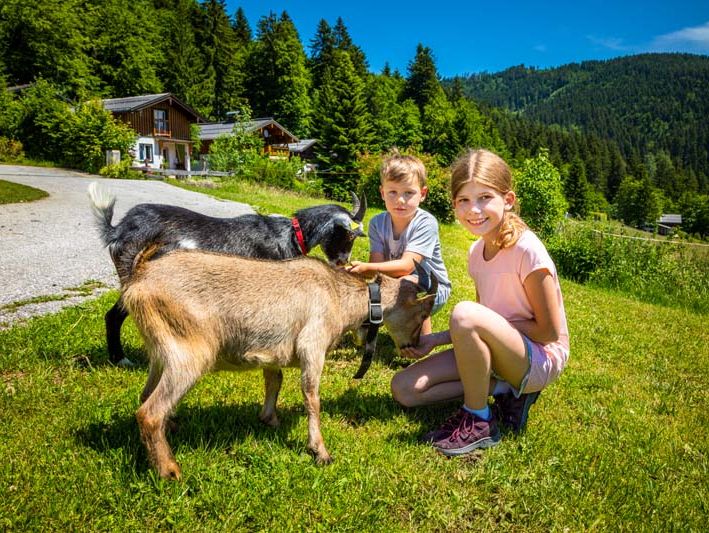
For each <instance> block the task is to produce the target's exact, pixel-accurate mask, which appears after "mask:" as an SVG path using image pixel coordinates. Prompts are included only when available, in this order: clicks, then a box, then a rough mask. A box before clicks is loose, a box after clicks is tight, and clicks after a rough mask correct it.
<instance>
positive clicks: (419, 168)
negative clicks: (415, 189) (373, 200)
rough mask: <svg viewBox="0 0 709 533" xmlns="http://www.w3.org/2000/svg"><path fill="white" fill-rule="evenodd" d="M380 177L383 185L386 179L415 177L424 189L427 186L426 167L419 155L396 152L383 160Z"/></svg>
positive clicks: (399, 179) (402, 179)
mask: <svg viewBox="0 0 709 533" xmlns="http://www.w3.org/2000/svg"><path fill="white" fill-rule="evenodd" d="M379 177H380V180H381V184H382V185H384V182H385V181H395V182H399V181H404V180H408V179H414V180H416V181H417V182H418V184H419V187H421V188H422V189H423V188H424V187H425V186H426V167H425V166H424V164H423V162H422V161H421V160H420V159H419V158H418V157H415V156H413V155H401V154H399V153H398V152H394V153H393V154H392V155H390V156H389V157H386V158H385V159H384V160H383V161H382V167H381V169H380V170H379Z"/></svg>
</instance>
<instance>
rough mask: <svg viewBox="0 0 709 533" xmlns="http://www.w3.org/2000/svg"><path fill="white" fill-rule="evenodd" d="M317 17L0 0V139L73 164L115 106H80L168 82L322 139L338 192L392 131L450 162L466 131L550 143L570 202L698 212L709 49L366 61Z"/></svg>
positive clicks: (708, 133)
mask: <svg viewBox="0 0 709 533" xmlns="http://www.w3.org/2000/svg"><path fill="white" fill-rule="evenodd" d="M315 31H316V32H315V36H314V37H313V39H312V40H311V41H310V42H309V43H304V42H303V41H302V40H301V38H300V34H299V32H298V29H297V28H296V27H295V24H294V23H293V20H292V19H291V18H290V16H289V15H288V13H286V12H285V11H284V12H282V13H280V14H276V13H270V14H269V15H267V16H263V17H261V18H260V19H259V20H258V21H252V22H250V21H248V20H247V18H246V16H245V14H244V12H243V10H242V9H241V8H237V9H236V10H235V11H234V12H233V13H229V12H227V6H226V2H225V0H202V1H198V0H64V1H62V2H54V1H51V2H50V1H39V2H27V1H26V0H3V1H2V2H1V3H0V148H1V147H2V146H3V143H4V145H8V146H9V145H10V144H9V143H15V144H13V145H12V146H15V147H20V146H21V147H22V148H23V149H24V151H25V153H26V154H27V155H28V156H30V157H33V158H37V159H47V160H51V161H54V162H64V163H65V164H67V165H76V164H81V161H82V160H83V159H85V158H82V152H81V150H74V151H75V152H77V153H76V154H74V155H75V157H73V158H71V159H68V158H67V157H66V154H67V153H68V152H67V146H66V145H67V143H68V142H69V141H68V140H67V138H68V137H67V135H66V134H65V133H63V132H67V131H68V132H78V133H77V135H78V134H82V135H83V134H84V130H86V129H87V128H88V129H90V128H94V130H95V131H96V135H97V136H104V137H105V136H106V134H105V131H107V130H102V129H101V128H99V127H97V126H96V125H97V124H102V121H103V120H110V117H108V118H106V117H96V116H95V115H96V113H98V111H95V110H92V109H91V108H90V107H84V108H82V112H81V113H74V110H75V109H78V106H80V105H83V103H87V102H89V101H91V100H92V99H97V98H108V97H123V96H136V95H140V94H147V93H159V92H168V91H169V92H172V93H174V94H175V95H177V96H178V97H179V98H180V99H181V100H183V101H184V102H185V103H187V104H189V105H190V106H191V107H193V108H194V109H195V110H196V111H198V112H199V113H201V114H202V115H203V116H204V117H205V118H207V119H209V120H223V119H225V118H226V117H227V116H229V115H231V114H232V112H237V113H243V114H242V115H241V116H246V115H249V116H254V117H259V116H272V117H274V118H276V120H278V121H279V122H280V123H281V124H283V125H284V126H285V127H286V128H288V129H289V130H290V131H292V132H293V133H294V134H295V135H297V136H299V137H301V138H303V137H308V138H315V139H317V140H318V142H317V144H316V157H317V162H318V163H319V165H320V169H321V170H322V171H323V172H324V173H326V174H327V179H326V180H324V182H323V188H324V190H325V192H326V193H327V194H328V195H331V196H333V197H342V198H346V197H348V194H347V191H348V190H351V189H352V187H353V186H354V182H355V181H356V180H357V179H359V166H360V158H361V157H362V155H363V154H381V153H383V152H386V151H387V150H389V149H391V148H394V147H396V148H398V149H403V150H409V151H412V152H416V153H425V154H430V155H431V156H432V158H433V159H432V160H434V161H435V162H436V164H438V165H441V166H444V167H445V166H447V165H449V164H450V163H451V161H452V160H453V159H454V158H455V157H456V156H457V155H458V154H460V153H461V152H462V151H463V150H465V149H466V148H469V147H484V148H488V149H490V150H493V151H495V152H497V153H499V154H501V155H502V156H503V157H505V158H506V159H507V160H509V161H510V162H511V163H512V166H513V167H515V168H520V167H521V166H522V165H523V163H524V161H525V160H526V159H527V158H531V157H536V156H537V155H538V154H539V153H540V151H542V150H546V152H547V153H548V159H549V161H551V162H552V163H553V165H554V166H555V167H556V168H557V169H558V170H559V171H560V175H561V177H562V179H563V182H564V192H565V194H566V199H567V201H568V205H569V212H570V213H571V214H573V215H575V216H579V217H585V216H588V215H589V213H592V212H605V213H608V214H610V215H612V216H619V214H620V213H621V210H622V209H621V208H622V207H623V206H624V205H626V204H629V203H630V200H628V198H627V197H628V195H630V194H631V193H632V195H634V196H633V197H634V198H635V197H637V199H639V200H638V201H639V202H640V203H642V204H644V207H643V210H642V211H641V212H639V214H637V216H635V215H634V216H635V219H637V223H642V222H643V221H644V220H649V221H654V220H656V219H657V216H656V213H657V212H663V211H664V212H680V213H683V214H687V213H690V212H692V213H695V212H699V211H701V212H702V213H704V214H703V215H702V217H704V219H707V220H709V196H707V192H709V154H708V151H709V120H707V117H709V57H705V56H693V55H680V54H654V55H640V56H634V57H625V58H620V59H615V60H610V61H589V62H584V63H581V64H572V65H566V66H563V67H559V68H555V69H547V70H537V69H533V68H526V67H523V66H520V67H513V68H510V69H508V70H506V71H504V72H500V73H497V74H477V75H473V76H467V77H459V78H455V79H453V80H441V78H440V76H439V74H438V71H437V68H436V64H435V59H434V54H433V51H432V50H431V49H430V48H428V47H427V46H425V45H424V44H419V45H418V47H417V48H416V50H415V51H414V50H412V59H411V61H410V62H409V64H408V66H407V69H406V72H405V73H399V72H398V71H394V72H392V71H391V69H390V68H389V67H385V68H384V69H383V71H382V72H381V73H373V72H371V71H370V69H369V65H368V62H367V58H366V55H365V53H364V51H363V50H362V49H361V48H360V47H359V46H358V45H357V44H356V43H355V42H354V41H353V39H352V37H351V36H350V35H349V32H348V29H347V26H346V24H345V21H343V20H342V19H341V18H338V19H337V20H336V21H334V22H333V23H331V22H328V21H326V20H320V21H319V23H318V25H317V27H316V28H315ZM5 87H7V88H13V89H12V90H11V91H6V90H3V88H5ZM98 108H99V109H100V106H98ZM77 120H79V121H85V123H81V124H79V123H76V124H75V122H76V121H77ZM84 137H86V138H89V137H91V136H87V135H84ZM18 143H19V144H18ZM0 151H1V150H0ZM94 151H95V150H94ZM96 153H98V154H99V156H100V153H101V151H100V150H98V152H96ZM1 157H2V153H0V158H1ZM544 157H547V156H546V155H545V156H544ZM98 160H100V157H98V159H97V161H98ZM633 191H635V192H633ZM698 193H699V194H698ZM632 195H631V196H632ZM640 200H642V201H640ZM632 201H633V202H635V200H632ZM696 206H699V207H696ZM700 208H701V209H700ZM705 215H706V216H705ZM692 216H693V217H694V219H697V220H698V219H699V218H698V215H697V216H694V215H692ZM625 218H628V217H625ZM635 219H633V220H635ZM704 219H702V220H704ZM634 223H635V222H634ZM702 224H703V225H702V228H705V229H706V228H709V222H707V223H702ZM695 226H696V225H691V224H690V225H688V226H687V231H690V232H693V233H694V232H697V231H698V230H697V229H696V228H695ZM705 229H702V230H701V231H702V232H704V233H706V231H705ZM707 231H709V230H707Z"/></svg>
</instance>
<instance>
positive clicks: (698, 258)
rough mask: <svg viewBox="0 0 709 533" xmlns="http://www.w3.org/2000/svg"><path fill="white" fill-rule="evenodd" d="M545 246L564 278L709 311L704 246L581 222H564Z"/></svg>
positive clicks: (708, 274) (708, 262)
mask: <svg viewBox="0 0 709 533" xmlns="http://www.w3.org/2000/svg"><path fill="white" fill-rule="evenodd" d="M546 245H547V249H548V250H549V253H550V255H551V256H552V258H553V259H554V263H555V264H556V267H557V269H558V271H559V274H560V275H562V276H564V277H566V278H569V279H572V280H574V281H579V282H588V283H589V284H591V285H595V286H598V287H604V288H608V289H614V290H619V291H622V292H624V293H627V294H631V295H633V296H635V297H637V298H639V299H642V300H645V301H648V302H652V303H658V304H664V305H673V306H677V307H686V308H689V309H692V310H694V311H699V312H709V254H707V252H706V251H705V250H704V249H701V248H695V247H692V246H689V245H686V244H683V243H671V242H669V241H668V242H665V243H662V242H660V243H658V242H654V241H649V240H637V239H625V238H619V237H613V236H610V235H607V234H606V235H604V234H602V233H601V232H600V231H599V232H594V231H593V227H592V226H590V225H588V224H587V223H579V222H567V223H565V224H564V226H563V229H562V231H560V232H558V233H557V234H556V235H555V236H553V237H551V238H549V239H547V241H546Z"/></svg>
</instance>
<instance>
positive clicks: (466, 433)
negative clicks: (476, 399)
mask: <svg viewBox="0 0 709 533" xmlns="http://www.w3.org/2000/svg"><path fill="white" fill-rule="evenodd" d="M473 429H475V417H474V416H473V415H471V414H470V413H468V412H467V411H466V412H465V414H464V415H463V419H462V420H461V421H460V424H458V427H457V428H455V429H454V430H453V433H451V436H450V437H449V438H448V440H449V441H451V442H453V441H454V440H457V439H458V437H462V439H463V440H467V439H468V437H470V435H471V434H472V432H473Z"/></svg>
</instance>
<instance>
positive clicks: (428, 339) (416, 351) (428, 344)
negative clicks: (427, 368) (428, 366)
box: [401, 333, 438, 359]
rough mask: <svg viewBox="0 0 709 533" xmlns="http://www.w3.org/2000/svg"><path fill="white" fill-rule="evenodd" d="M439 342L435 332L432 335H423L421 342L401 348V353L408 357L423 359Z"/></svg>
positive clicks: (420, 338)
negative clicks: (436, 340) (436, 339)
mask: <svg viewBox="0 0 709 533" xmlns="http://www.w3.org/2000/svg"><path fill="white" fill-rule="evenodd" d="M436 346H438V344H437V343H436V342H435V336H434V334H433V333H431V334H430V335H421V337H419V343H418V344H417V345H416V346H409V347H408V348H403V349H402V350H401V355H403V356H404V357H406V358H408V359H421V358H422V357H424V356H426V355H428V354H430V353H431V350H433V349H434V348H435V347H436Z"/></svg>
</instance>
